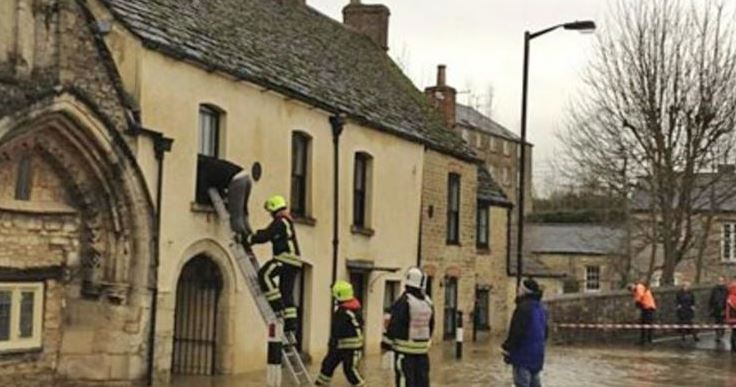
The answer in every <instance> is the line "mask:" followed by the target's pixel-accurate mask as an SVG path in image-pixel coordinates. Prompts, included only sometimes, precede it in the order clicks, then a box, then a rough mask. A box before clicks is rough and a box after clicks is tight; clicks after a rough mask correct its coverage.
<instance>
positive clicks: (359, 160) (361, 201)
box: [352, 152, 373, 230]
mask: <svg viewBox="0 0 736 387" xmlns="http://www.w3.org/2000/svg"><path fill="white" fill-rule="evenodd" d="M361 166H362V172H361V173H360V174H358V168H359V167H361ZM372 176H373V156H371V155H370V154H369V153H367V152H355V156H354V157H353V220H352V222H353V223H352V225H353V227H355V228H357V229H361V230H368V229H370V228H371V191H372V188H373V187H372V180H373V179H372ZM359 177H361V178H362V179H361V181H360V183H361V184H360V186H362V189H361V188H359V185H358V183H359V181H358V178H359ZM358 207H360V211H359V208H358ZM359 212H360V213H359Z"/></svg>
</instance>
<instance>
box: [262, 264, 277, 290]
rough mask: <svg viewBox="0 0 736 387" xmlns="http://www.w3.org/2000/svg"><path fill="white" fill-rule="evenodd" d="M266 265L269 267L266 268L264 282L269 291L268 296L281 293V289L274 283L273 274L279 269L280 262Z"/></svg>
mask: <svg viewBox="0 0 736 387" xmlns="http://www.w3.org/2000/svg"><path fill="white" fill-rule="evenodd" d="M266 265H268V267H267V268H266V271H265V272H264V273H263V275H264V277H265V278H264V279H263V282H265V283H266V290H267V292H266V294H271V293H273V292H278V291H279V288H278V286H276V284H275V283H274V282H273V277H272V274H273V271H274V270H276V269H278V267H279V263H278V262H273V263H266Z"/></svg>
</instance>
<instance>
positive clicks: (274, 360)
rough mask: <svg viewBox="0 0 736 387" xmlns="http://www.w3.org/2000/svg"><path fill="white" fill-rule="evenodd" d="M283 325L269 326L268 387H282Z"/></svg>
mask: <svg viewBox="0 0 736 387" xmlns="http://www.w3.org/2000/svg"><path fill="white" fill-rule="evenodd" d="M282 332H283V327H282V326H281V324H270V325H269V326H268V355H267V357H268V365H267V366H266V385H267V386H268V387H280V386H281V346H282V345H283V344H282V343H281V337H282V336H283V335H282Z"/></svg>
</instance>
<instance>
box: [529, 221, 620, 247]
mask: <svg viewBox="0 0 736 387" xmlns="http://www.w3.org/2000/svg"><path fill="white" fill-rule="evenodd" d="M625 237H626V234H625V230H624V229H623V228H618V227H612V226H607V225H597V224H552V223H550V224H546V223H545V224H541V223H540V224H530V225H528V226H527V228H526V233H525V234H524V243H525V245H526V249H527V251H529V252H531V253H537V254H579V255H612V254H616V253H618V252H620V251H621V249H622V247H623V246H624V245H623V243H624V238H625Z"/></svg>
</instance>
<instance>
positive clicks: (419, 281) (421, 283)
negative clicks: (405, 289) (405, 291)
mask: <svg viewBox="0 0 736 387" xmlns="http://www.w3.org/2000/svg"><path fill="white" fill-rule="evenodd" d="M404 285H405V286H409V287H412V288H417V289H421V290H425V287H426V286H427V276H426V275H424V272H423V271H422V269H420V268H418V267H411V268H409V270H407V271H406V279H405V280H404Z"/></svg>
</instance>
